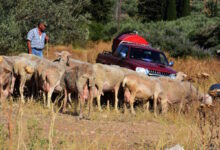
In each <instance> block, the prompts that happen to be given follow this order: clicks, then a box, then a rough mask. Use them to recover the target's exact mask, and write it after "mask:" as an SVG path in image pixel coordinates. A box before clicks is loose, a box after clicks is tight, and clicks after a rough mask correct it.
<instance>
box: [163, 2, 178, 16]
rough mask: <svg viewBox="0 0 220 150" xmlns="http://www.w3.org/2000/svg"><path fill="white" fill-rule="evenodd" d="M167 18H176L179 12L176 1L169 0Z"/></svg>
mask: <svg viewBox="0 0 220 150" xmlns="http://www.w3.org/2000/svg"><path fill="white" fill-rule="evenodd" d="M166 17H167V18H166V19H167V20H176V18H177V13H176V1H175V0H169V1H168V4H167V15H166Z"/></svg>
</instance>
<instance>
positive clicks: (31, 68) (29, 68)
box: [25, 66, 34, 74]
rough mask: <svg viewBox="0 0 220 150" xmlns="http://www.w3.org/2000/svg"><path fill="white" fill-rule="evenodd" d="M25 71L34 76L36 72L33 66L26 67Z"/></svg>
mask: <svg viewBox="0 0 220 150" xmlns="http://www.w3.org/2000/svg"><path fill="white" fill-rule="evenodd" d="M25 71H26V72H27V73H29V74H32V73H33V72H34V68H33V67H31V66H26V67H25Z"/></svg>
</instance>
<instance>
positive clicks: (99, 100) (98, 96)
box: [97, 91, 103, 112]
mask: <svg viewBox="0 0 220 150" xmlns="http://www.w3.org/2000/svg"><path fill="white" fill-rule="evenodd" d="M97 105H98V110H99V111H100V112H102V111H103V110H102V107H101V92H100V91H99V92H98V95H97Z"/></svg>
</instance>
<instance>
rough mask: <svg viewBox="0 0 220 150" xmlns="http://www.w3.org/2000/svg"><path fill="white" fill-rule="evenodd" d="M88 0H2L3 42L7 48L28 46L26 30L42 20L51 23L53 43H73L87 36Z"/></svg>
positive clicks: (0, 20) (0, 26)
mask: <svg viewBox="0 0 220 150" xmlns="http://www.w3.org/2000/svg"><path fill="white" fill-rule="evenodd" d="M88 5H89V0H83V1H81V0H62V1H61V0H47V1H44V0H20V1H14V0H8V1H7V2H5V1H4V0H0V10H1V14H0V31H1V35H2V36H1V37H0V46H1V48H4V49H5V50H9V49H10V50H17V49H23V50H25V47H26V36H27V32H28V31H29V30H30V29H31V28H34V27H36V26H37V23H38V21H39V20H45V21H46V22H47V23H48V25H49V26H48V27H47V31H46V32H47V34H49V36H50V42H51V43H53V44H71V43H73V42H74V41H86V40H87V39H88V34H89V32H88V24H89V23H90V22H89V16H90V15H89V13H88V11H87V10H85V7H86V6H88Z"/></svg>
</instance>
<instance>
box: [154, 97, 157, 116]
mask: <svg viewBox="0 0 220 150" xmlns="http://www.w3.org/2000/svg"><path fill="white" fill-rule="evenodd" d="M157 98H158V95H157V94H154V116H155V117H157Z"/></svg>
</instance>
